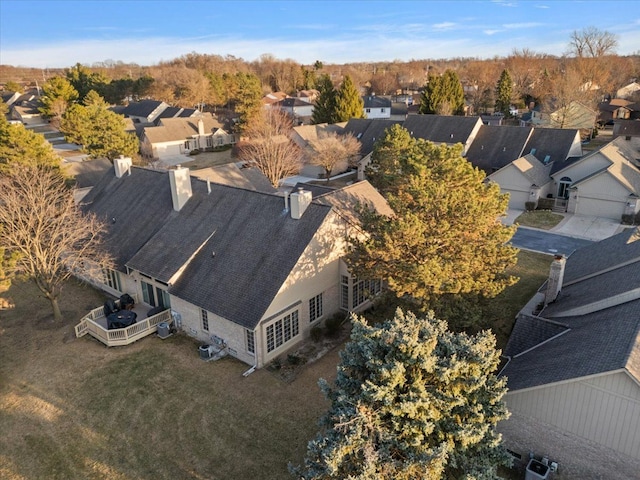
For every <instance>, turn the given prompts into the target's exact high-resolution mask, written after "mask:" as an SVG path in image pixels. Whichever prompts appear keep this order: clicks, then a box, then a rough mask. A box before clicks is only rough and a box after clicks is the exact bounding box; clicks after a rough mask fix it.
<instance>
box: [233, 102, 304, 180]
mask: <svg viewBox="0 0 640 480" xmlns="http://www.w3.org/2000/svg"><path fill="white" fill-rule="evenodd" d="M291 132H292V121H291V118H290V117H289V116H288V115H287V114H286V113H284V112H281V111H280V110H277V109H269V110H263V111H262V112H261V118H260V119H259V120H256V121H254V122H251V124H250V125H249V127H248V128H247V130H245V132H244V133H243V135H242V138H243V140H242V142H240V144H239V145H238V157H239V158H240V159H241V160H242V161H244V162H247V163H249V164H250V165H254V166H255V167H257V168H258V169H259V170H260V171H261V172H262V173H263V174H264V175H265V176H266V177H267V178H268V179H269V181H270V182H271V184H272V185H273V186H274V187H277V186H278V183H279V182H280V180H282V179H283V178H284V177H287V176H290V175H296V174H297V173H298V172H299V171H300V168H301V167H302V156H303V152H302V150H301V149H300V147H298V146H297V145H296V144H295V143H294V142H293V141H292V140H291Z"/></svg>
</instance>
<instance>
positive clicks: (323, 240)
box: [256, 213, 346, 367]
mask: <svg viewBox="0 0 640 480" xmlns="http://www.w3.org/2000/svg"><path fill="white" fill-rule="evenodd" d="M345 233H346V226H345V224H344V221H343V220H342V219H340V218H339V217H338V215H336V214H335V213H332V214H331V215H329V216H328V217H327V220H325V222H324V223H323V225H322V226H321V227H320V228H319V229H318V231H317V233H316V235H315V236H314V238H313V239H312V240H311V242H310V243H309V245H308V246H307V248H306V249H305V251H304V252H303V253H302V255H301V256H300V258H299V259H298V261H297V263H296V265H295V267H294V268H293V269H292V270H291V273H290V274H289V276H288V277H287V279H286V280H285V282H284V283H283V285H282V287H281V288H280V291H279V292H278V294H277V295H276V297H275V298H274V300H273V302H272V303H271V305H269V308H268V309H267V311H266V312H265V314H264V315H263V317H262V320H261V321H260V325H259V327H258V330H259V331H260V335H259V337H260V343H259V347H257V348H258V351H259V352H260V353H259V354H258V367H262V366H264V365H266V364H267V363H269V362H270V361H272V360H273V359H274V358H276V357H278V356H280V355H282V354H284V353H286V352H287V351H289V350H291V349H292V348H293V347H295V346H296V345H298V344H299V343H300V342H302V341H303V340H304V339H305V338H307V337H308V336H309V334H310V332H311V329H312V328H313V327H315V326H316V325H318V324H319V323H320V322H318V321H315V322H313V323H310V321H309V318H310V317H309V300H310V299H311V298H313V297H315V296H316V295H318V294H320V293H322V295H323V315H322V318H321V320H322V321H324V320H325V319H326V318H328V317H330V316H331V315H332V314H334V313H336V312H338V311H339V310H340V285H339V282H340V257H341V255H342V254H343V252H344V251H345V248H346V241H345V238H346V235H345ZM293 305H295V306H294V307H292V308H288V307H290V306H293ZM296 309H297V310H298V319H299V328H300V333H299V335H298V336H297V337H296V338H294V339H292V340H291V341H289V342H287V343H285V344H283V345H282V346H280V347H279V348H276V349H275V350H273V351H272V352H267V345H266V333H265V332H266V330H265V329H266V327H267V326H268V325H270V324H271V323H273V321H275V320H277V319H279V318H282V317H283V316H284V315H287V314H288V313H290V312H291V311H293V310H296ZM256 343H258V340H257V339H256Z"/></svg>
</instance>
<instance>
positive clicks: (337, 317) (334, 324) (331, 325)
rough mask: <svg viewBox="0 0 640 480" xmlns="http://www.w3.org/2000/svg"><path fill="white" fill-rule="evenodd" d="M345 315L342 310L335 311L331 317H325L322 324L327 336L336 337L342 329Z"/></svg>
mask: <svg viewBox="0 0 640 480" xmlns="http://www.w3.org/2000/svg"><path fill="white" fill-rule="evenodd" d="M345 318H346V317H345V315H344V313H342V312H338V313H335V314H334V315H332V316H331V317H329V318H327V320H326V321H325V322H324V325H325V327H326V329H327V336H328V337H336V336H337V335H338V334H339V333H340V330H341V329H342V324H343V323H344V321H345Z"/></svg>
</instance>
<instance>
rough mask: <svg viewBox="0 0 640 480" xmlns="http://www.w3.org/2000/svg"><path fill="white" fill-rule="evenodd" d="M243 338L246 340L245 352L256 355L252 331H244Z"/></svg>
mask: <svg viewBox="0 0 640 480" xmlns="http://www.w3.org/2000/svg"><path fill="white" fill-rule="evenodd" d="M245 334H246V335H245V337H246V339H247V352H249V353H253V354H255V353H256V338H255V336H254V333H253V330H245Z"/></svg>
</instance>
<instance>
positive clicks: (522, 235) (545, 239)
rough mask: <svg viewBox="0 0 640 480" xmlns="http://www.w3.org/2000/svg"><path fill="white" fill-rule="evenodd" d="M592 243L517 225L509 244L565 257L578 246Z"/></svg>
mask: <svg viewBox="0 0 640 480" xmlns="http://www.w3.org/2000/svg"><path fill="white" fill-rule="evenodd" d="M592 243H593V242H592V241H591V240H584V239H582V238H574V237H567V236H566V235H558V234H557V233H550V232H545V231H542V230H534V229H531V228H526V227H519V228H518V230H517V231H516V233H515V235H514V236H513V238H512V239H511V244H512V245H513V246H514V247H517V248H522V249H525V250H533V251H536V252H542V253H548V254H550V255H555V254H562V255H564V256H566V257H568V256H569V255H571V254H572V253H573V252H574V251H576V250H577V249H578V248H580V247H584V246H586V245H590V244H592Z"/></svg>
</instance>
